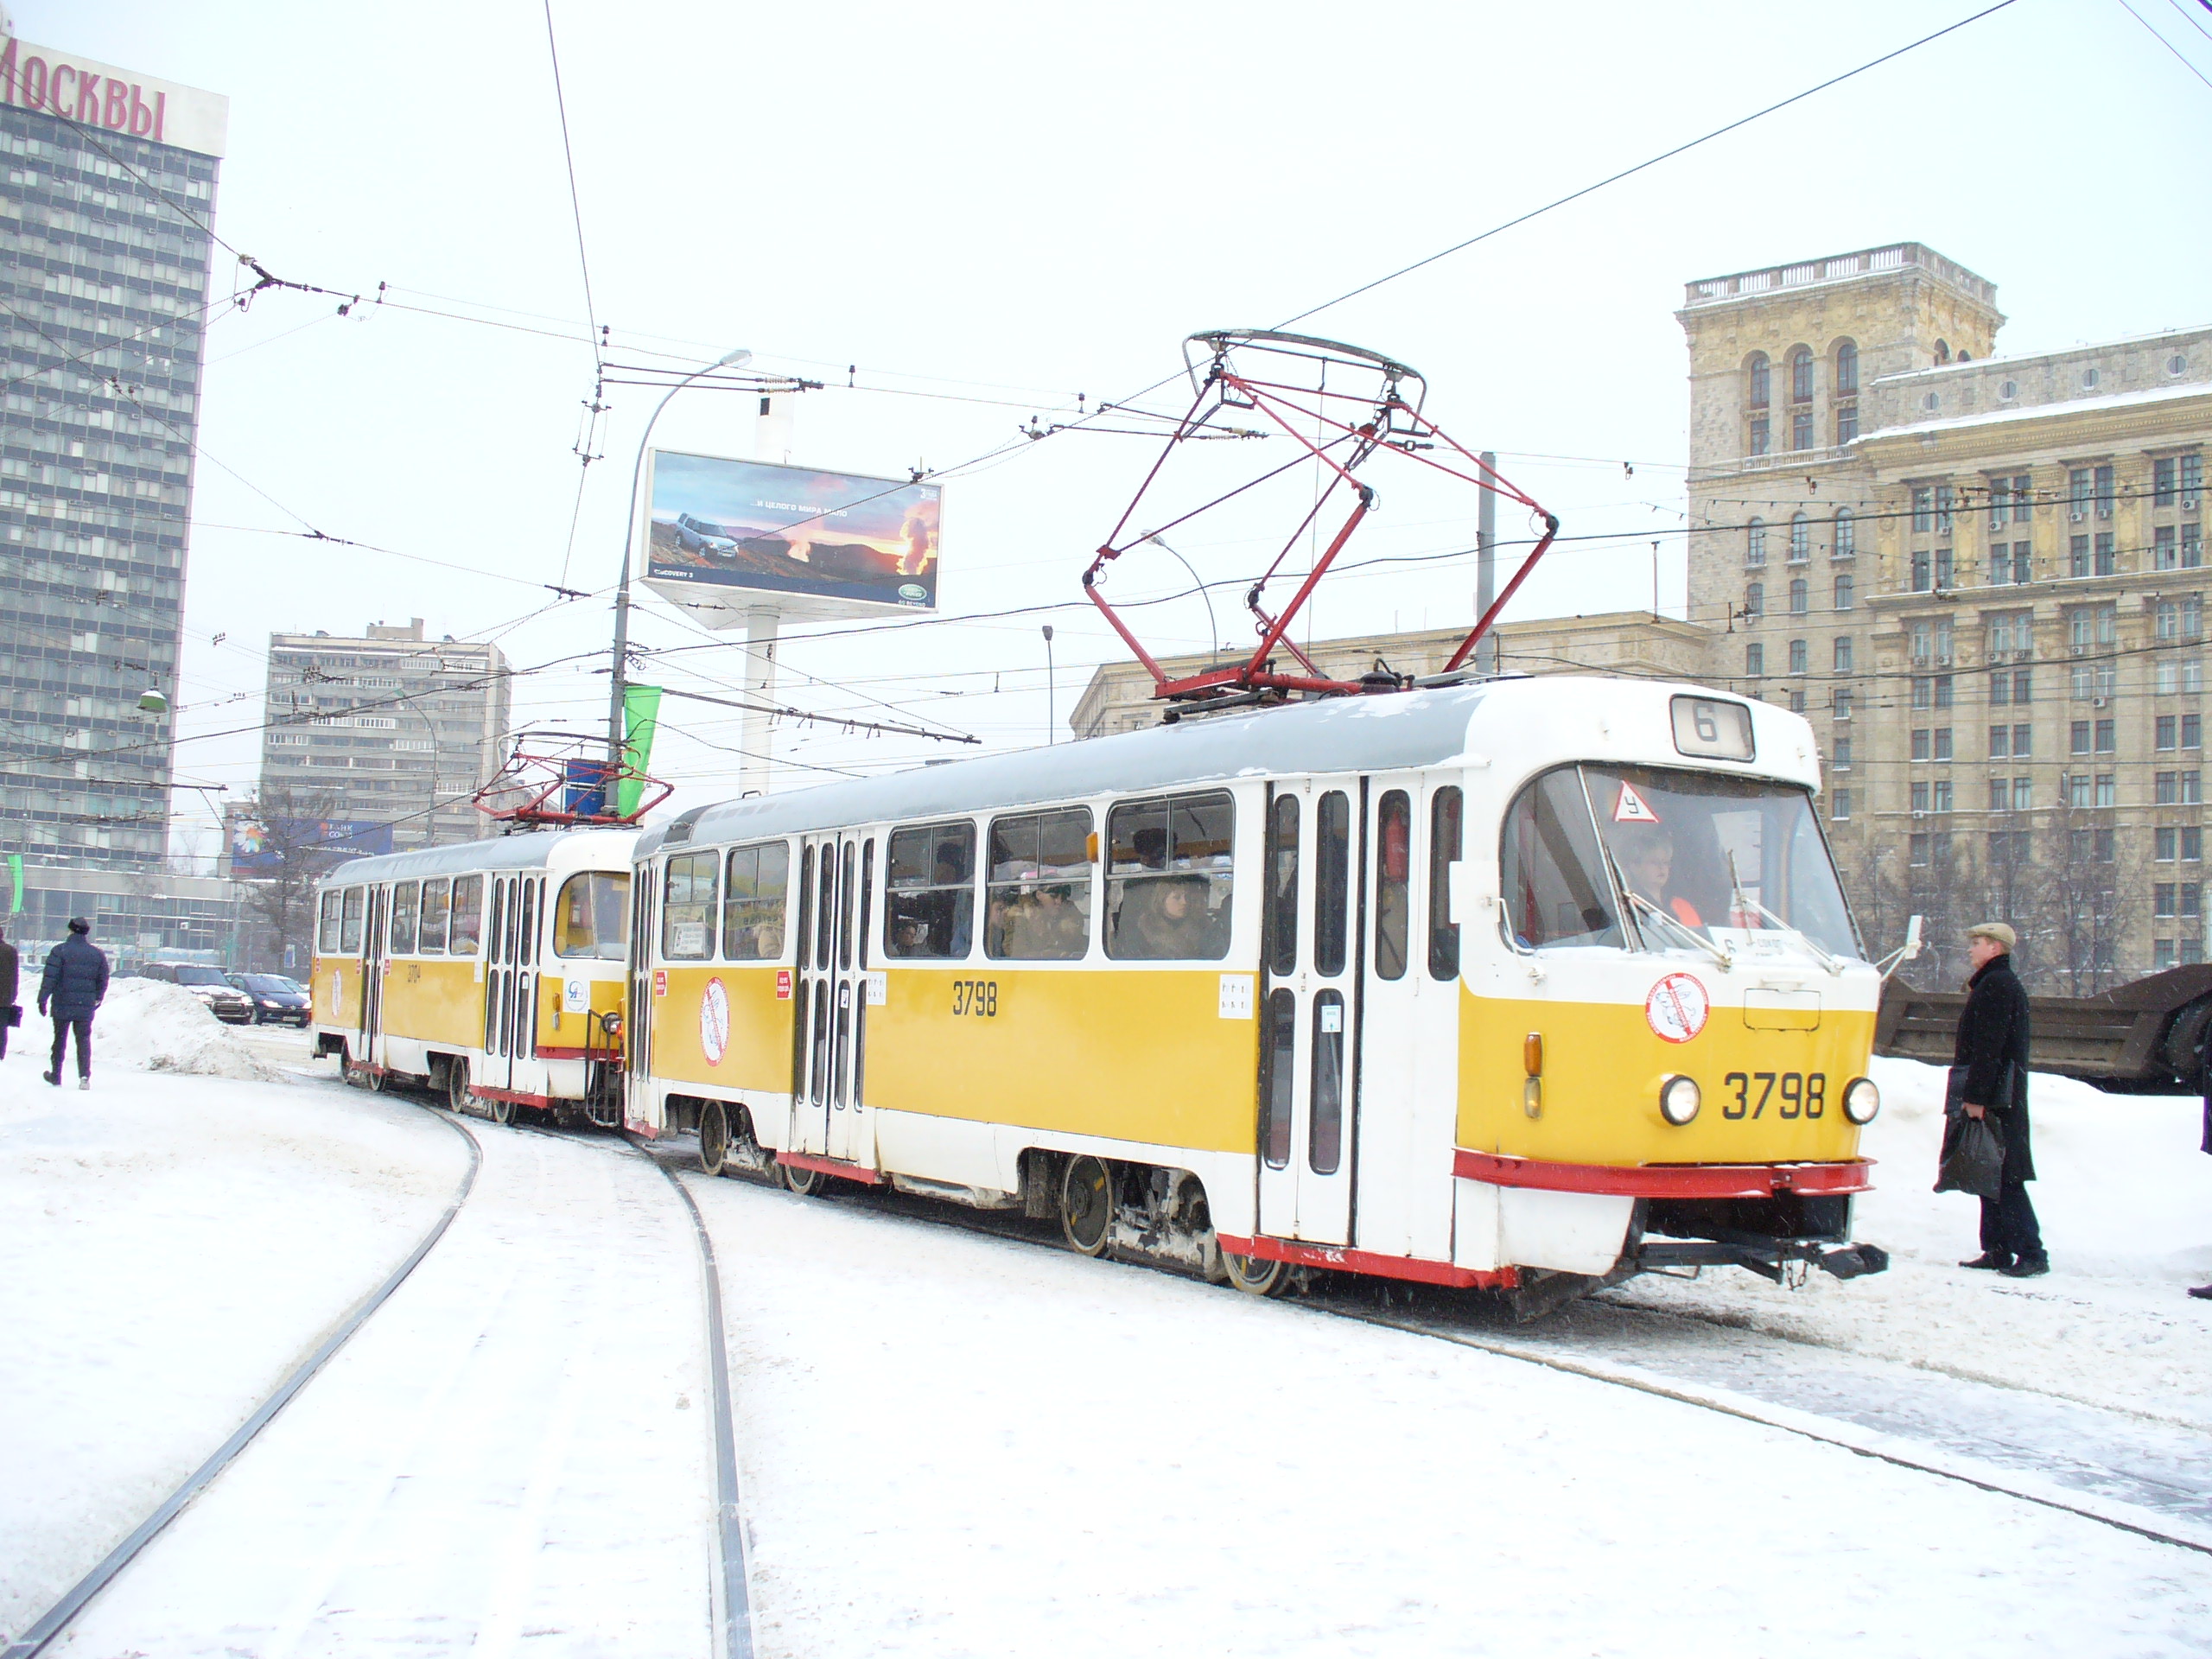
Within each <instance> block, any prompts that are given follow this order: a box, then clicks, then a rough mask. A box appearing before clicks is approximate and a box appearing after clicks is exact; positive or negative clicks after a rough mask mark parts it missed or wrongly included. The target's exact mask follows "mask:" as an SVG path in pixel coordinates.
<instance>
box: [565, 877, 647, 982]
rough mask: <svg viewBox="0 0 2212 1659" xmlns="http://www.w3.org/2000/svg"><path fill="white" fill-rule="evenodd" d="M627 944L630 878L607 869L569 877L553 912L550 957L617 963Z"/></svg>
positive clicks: (628, 938) (628, 935) (628, 936)
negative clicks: (593, 959) (598, 958)
mask: <svg viewBox="0 0 2212 1659" xmlns="http://www.w3.org/2000/svg"><path fill="white" fill-rule="evenodd" d="M629 944H630V878H629V877H628V876H626V875H622V874H616V873H613V872H611V871H607V870H586V871H583V872H582V873H581V874H576V875H572V876H570V877H569V879H568V880H567V881H566V882H565V883H564V884H563V886H562V888H561V899H560V903H559V904H558V905H557V906H555V908H554V911H553V954H554V955H555V956H557V957H603V958H605V959H606V960H607V961H610V962H620V961H621V960H622V957H623V955H624V953H625V952H626V950H628V949H629Z"/></svg>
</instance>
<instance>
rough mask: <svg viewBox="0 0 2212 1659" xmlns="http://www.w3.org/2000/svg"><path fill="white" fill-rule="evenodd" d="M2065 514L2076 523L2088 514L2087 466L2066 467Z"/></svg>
mask: <svg viewBox="0 0 2212 1659" xmlns="http://www.w3.org/2000/svg"><path fill="white" fill-rule="evenodd" d="M2066 516H2067V517H2068V518H2071V519H2072V520H2073V521H2074V522H2075V524H2080V523H2081V522H2082V520H2083V519H2084V518H2088V516H2089V469H2088V467H2069V468H2068V469H2067V474H2066Z"/></svg>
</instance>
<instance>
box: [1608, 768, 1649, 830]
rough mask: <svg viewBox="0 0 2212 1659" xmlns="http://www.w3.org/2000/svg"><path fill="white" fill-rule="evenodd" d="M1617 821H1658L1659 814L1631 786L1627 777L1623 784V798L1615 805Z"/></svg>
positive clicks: (1614, 818)
mask: <svg viewBox="0 0 2212 1659" xmlns="http://www.w3.org/2000/svg"><path fill="white" fill-rule="evenodd" d="M1613 822H1614V823H1658V822H1659V815H1658V814H1657V813H1656V812H1654V811H1653V810H1651V807H1650V804H1649V803H1648V802H1646V801H1645V800H1644V798H1643V796H1641V795H1639V794H1637V792H1636V791H1634V790H1633V789H1631V788H1630V787H1629V785H1628V783H1627V781H1626V780H1625V779H1624V780H1623V781H1622V784H1621V798H1620V799H1619V800H1618V802H1616V803H1615V804H1614V806H1613Z"/></svg>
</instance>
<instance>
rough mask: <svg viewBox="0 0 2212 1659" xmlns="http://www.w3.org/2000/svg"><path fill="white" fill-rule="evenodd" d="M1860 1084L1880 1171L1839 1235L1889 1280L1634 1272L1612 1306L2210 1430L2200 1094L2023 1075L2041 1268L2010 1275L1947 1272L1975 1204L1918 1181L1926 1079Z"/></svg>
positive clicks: (1937, 1116) (2211, 1190)
mask: <svg viewBox="0 0 2212 1659" xmlns="http://www.w3.org/2000/svg"><path fill="white" fill-rule="evenodd" d="M1874 1077H1875V1079H1876V1081H1877V1082H1878V1083H1879V1084H1881V1088H1882V1100H1883V1106H1882V1113H1881V1116H1879V1117H1878V1118H1877V1119H1876V1120H1875V1121H1874V1122H1873V1124H1872V1126H1871V1127H1870V1128H1869V1129H1868V1131H1867V1134H1866V1153H1867V1155H1868V1156H1870V1157H1872V1158H1874V1159H1877V1160H1879V1161H1878V1165H1877V1166H1876V1169H1875V1172H1874V1181H1875V1190H1874V1192H1872V1193H1871V1194H1869V1195H1868V1196H1867V1197H1866V1198H1862V1199H1861V1200H1860V1201H1859V1210H1858V1216H1857V1227H1856V1230H1857V1234H1858V1236H1859V1237H1860V1238H1863V1239H1867V1240H1870V1241H1872V1243H1878V1244H1881V1245H1884V1246H1885V1247H1886V1248H1888V1249H1890V1251H1891V1266H1890V1270H1889V1271H1888V1272H1887V1273H1885V1274H1879V1275H1878V1276H1876V1277H1873V1278H1871V1279H1857V1280H1851V1281H1837V1280H1832V1279H1829V1278H1827V1277H1826V1276H1825V1275H1823V1274H1815V1275H1814V1276H1813V1278H1812V1280H1811V1281H1810V1282H1808V1284H1806V1285H1804V1286H1803V1287H1799V1288H1795V1289H1785V1288H1783V1287H1779V1286H1775V1285H1770V1284H1768V1283H1766V1282H1765V1281H1763V1280H1759V1279H1756V1278H1754V1277H1752V1276H1751V1274H1745V1273H1740V1272H1734V1271H1728V1272H1722V1273H1708V1274H1705V1275H1703V1276H1702V1277H1701V1278H1700V1279H1697V1280H1694V1281H1683V1280H1664V1279H1656V1278H1650V1277H1645V1278H1642V1279H1638V1280H1636V1281H1632V1282H1631V1283H1630V1284H1629V1285H1627V1286H1625V1287H1622V1288H1621V1289H1619V1290H1617V1291H1614V1292H1611V1293H1610V1295H1611V1298H1612V1299H1614V1300H1623V1301H1627V1302H1630V1303H1632V1304H1635V1305H1637V1306H1646V1307H1652V1308H1664V1309H1668V1310H1669V1311H1672V1312H1676V1313H1692V1314H1695V1315H1697V1316H1698V1317H1700V1318H1703V1319H1720V1320H1724V1321H1726V1322H1728V1323H1731V1324H1736V1325H1743V1326H1745V1327H1746V1328H1749V1329H1751V1330H1756V1331H1761V1332H1770V1333H1771V1334H1774V1335H1777V1336H1783V1337H1788V1338H1792V1339H1794V1340H1796V1341H1800V1342H1808V1343H1816V1344H1822V1345H1825V1346H1828V1347H1833V1348H1840V1349H1847V1350H1848V1351H1851V1352H1853V1353H1855V1354H1860V1355H1866V1356H1872V1357H1881V1358H1886V1359H1893V1360H1898V1361H1902V1362H1904V1363H1908V1364H1910V1365H1915V1366H1921V1367H1925V1368H1927V1369H1929V1370H1937V1371H1943V1372H1948V1373H1949V1374H1951V1375H1953V1376H1962V1377H1968V1378H1974V1379H1977V1380H1980V1381H1986V1382H1993V1383H2002V1384H2005V1385H2006V1386H2008V1387H2012V1388H2017V1389H2031V1390H2034V1391H2036V1392H2038V1393H2044V1394H2050V1395H2057V1396H2059V1397H2061V1398H2064V1399H2070V1400H2077V1401H2082V1402H2087V1403H2089V1404H2093V1405H2097V1406H2102V1407H2106V1408H2113V1409H2119V1410H2124V1411H2128V1412H2133V1413H2137V1414H2142V1415H2145V1416H2150V1417H2156V1418H2160V1419H2164V1420H2167V1421H2173V1422H2178V1423H2183V1424H2187V1425H2189V1426H2190V1427H2197V1428H2205V1429H2212V1302H2201V1301H2192V1300H2190V1299H2189V1298H2188V1297H2187V1296H2186V1295H2185V1294H2183V1293H2184V1291H2185V1290H2186V1289H2187V1287H2189V1286H2190V1285H2201V1284H2203V1283H2205V1282H2206V1281H2212V1157H2206V1156H2204V1155H2203V1154H2202V1153H2200V1152H2199V1151H2198V1150H2197V1147H2198V1144H2199V1141H2200V1140H2201V1137H2202V1117H2203V1103H2202V1102H2201V1101H2200V1100H2197V1099H2196V1098H2195V1097H2193V1096H2168V1095H2107V1094H2102V1093H2100V1092H2099V1091H2098V1090H2094V1089H2092V1088H2090V1087H2089V1086H2088V1084H2082V1083H2076V1082H2074V1081H2073V1080H2072V1079H2070V1078H2067V1077H2047V1076H2042V1075H2038V1076H2037V1077H2035V1078H2034V1079H2033V1083H2032V1084H2031V1087H2032V1090H2033V1093H2032V1095H2031V1100H2030V1109H2031V1116H2032V1118H2033V1122H2034V1126H2035V1127H2034V1135H2035V1156H2036V1169H2037V1175H2038V1179H2037V1180H2036V1181H2035V1182H2034V1183H2033V1184H2032V1185H2031V1186H2030V1187H2029V1189H2028V1191H2029V1192H2030V1194H2031V1196H2032V1198H2034V1201H2035V1205H2036V1210H2037V1214H2038V1215H2039V1216H2040V1217H2041V1219H2042V1222H2043V1232H2044V1243H2045V1244H2046V1245H2047V1246H2048V1248H2049V1249H2050V1260H2051V1272H2050V1276H2049V1277H2047V1278H2043V1279H2031V1280H2011V1279H2005V1278H2001V1277H1999V1275H1997V1274H1992V1273H1984V1272H1969V1271H1967V1269H1965V1268H1961V1267H1960V1266H1959V1265H1958V1263H1959V1262H1961V1261H1963V1260H1965V1259H1966V1258H1967V1257H1969V1256H1972V1255H1975V1254H1976V1253H1977V1252H1978V1251H1979V1250H1980V1243H1979V1242H1978V1240H1977V1237H1976V1227H1977V1224H1978V1220H1979V1217H1980V1205H1978V1204H1976V1202H1975V1201H1974V1199H1973V1198H1968V1197H1967V1196H1965V1195H1964V1194H1962V1193H1957V1192H1945V1193H1940V1194H1939V1193H1936V1192H1932V1191H1931V1190H1930V1189H1931V1188H1932V1187H1933V1186H1934V1185H1935V1181H1936V1149H1937V1147H1938V1145H1939V1143H1940V1142H1941V1141H1942V1132H1943V1125H1942V1108H1943V1078H1944V1073H1943V1071H1942V1068H1940V1067H1936V1066H1930V1065H1920V1064H1918V1063H1917V1062H1915V1061H1911V1060H1880V1059H1878V1060H1876V1061H1875V1062H1874Z"/></svg>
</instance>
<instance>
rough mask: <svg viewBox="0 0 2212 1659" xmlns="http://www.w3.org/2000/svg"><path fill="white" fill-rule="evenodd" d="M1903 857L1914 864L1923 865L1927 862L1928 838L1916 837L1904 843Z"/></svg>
mask: <svg viewBox="0 0 2212 1659" xmlns="http://www.w3.org/2000/svg"><path fill="white" fill-rule="evenodd" d="M1905 856H1906V857H1907V858H1909V859H1910V860H1911V861H1912V862H1913V863H1915V864H1918V865H1925V864H1926V863H1927V862H1928V837H1927V836H1924V835H1916V836H1913V837H1912V838H1911V839H1910V840H1909V841H1908V842H1906V843H1905Z"/></svg>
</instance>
